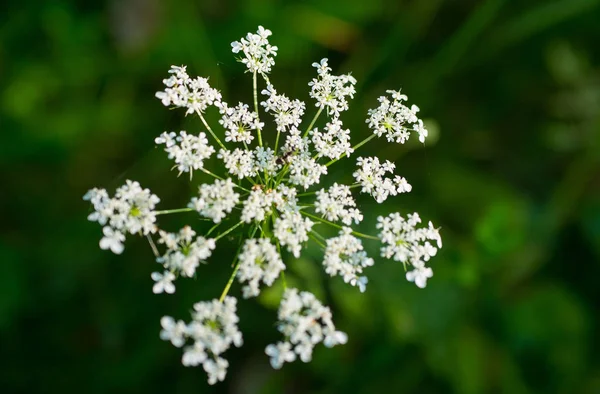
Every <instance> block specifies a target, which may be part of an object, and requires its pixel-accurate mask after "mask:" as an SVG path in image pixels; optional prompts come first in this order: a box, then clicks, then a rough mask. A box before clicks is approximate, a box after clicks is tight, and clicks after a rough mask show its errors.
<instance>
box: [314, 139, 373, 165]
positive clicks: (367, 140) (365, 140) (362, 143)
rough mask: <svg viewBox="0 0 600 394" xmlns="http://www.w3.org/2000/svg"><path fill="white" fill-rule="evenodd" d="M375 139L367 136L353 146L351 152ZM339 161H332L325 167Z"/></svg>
mask: <svg viewBox="0 0 600 394" xmlns="http://www.w3.org/2000/svg"><path fill="white" fill-rule="evenodd" d="M375 137H377V136H376V135H375V134H371V135H370V136H368V137H367V138H365V139H364V140H362V141H361V142H359V143H358V144H356V145H354V146H353V147H352V150H353V151H356V150H357V149H358V148H360V147H361V146H363V145H364V144H366V143H367V142H369V141H371V140H372V139H373V138H375ZM338 160H339V159H333V160H331V161H330V162H329V163H327V164H325V166H326V167H329V166H330V165H332V164H333V163H335V162H336V161H338Z"/></svg>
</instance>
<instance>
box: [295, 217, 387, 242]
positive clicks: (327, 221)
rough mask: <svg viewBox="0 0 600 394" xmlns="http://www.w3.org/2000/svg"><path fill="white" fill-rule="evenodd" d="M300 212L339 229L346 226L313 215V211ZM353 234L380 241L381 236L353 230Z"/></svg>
mask: <svg viewBox="0 0 600 394" xmlns="http://www.w3.org/2000/svg"><path fill="white" fill-rule="evenodd" d="M300 213H301V214H303V215H306V216H308V217H309V218H311V219H315V220H318V221H319V222H321V223H325V224H329V225H330V226H333V227H335V228H339V229H343V228H344V226H340V225H339V224H335V223H333V222H330V221H329V220H326V219H323V218H320V217H318V216H316V215H313V214H311V213H308V212H304V211H300ZM351 234H352V235H356V236H357V237H361V238H366V239H372V240H375V241H379V238H377V237H375V236H373V235H368V234H363V233H359V232H358V231H352V233H351Z"/></svg>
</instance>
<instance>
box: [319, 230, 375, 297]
mask: <svg viewBox="0 0 600 394" xmlns="http://www.w3.org/2000/svg"><path fill="white" fill-rule="evenodd" d="M374 263H375V262H374V261H373V259H372V258H370V257H367V252H365V251H364V250H363V246H362V242H361V241H360V239H358V238H356V237H355V236H353V235H352V229H351V228H349V227H344V228H343V229H342V230H341V231H340V235H339V236H338V237H334V238H329V239H328V240H327V247H326V248H325V258H324V259H323V265H324V266H325V272H326V273H328V274H329V275H330V276H335V275H341V276H342V278H343V279H344V282H346V283H350V284H351V285H352V286H358V288H359V289H360V291H361V293H362V292H364V291H365V290H366V286H367V283H368V282H369V280H368V278H367V277H366V276H358V275H359V274H362V272H363V268H366V267H370V266H372V265H373V264H374Z"/></svg>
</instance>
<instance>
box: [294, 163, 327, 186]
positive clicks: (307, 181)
mask: <svg viewBox="0 0 600 394" xmlns="http://www.w3.org/2000/svg"><path fill="white" fill-rule="evenodd" d="M324 174H327V167H326V166H324V165H322V164H319V163H317V161H316V160H315V159H313V158H311V157H308V156H305V155H296V156H293V157H292V158H291V162H290V182H291V183H293V184H294V185H299V186H302V187H303V188H304V189H308V187H309V186H310V185H314V184H315V183H319V180H320V179H321V175H324Z"/></svg>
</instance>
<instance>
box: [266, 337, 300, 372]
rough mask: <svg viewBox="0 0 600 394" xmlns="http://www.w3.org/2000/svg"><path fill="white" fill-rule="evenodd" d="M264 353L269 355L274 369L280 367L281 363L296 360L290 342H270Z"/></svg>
mask: <svg viewBox="0 0 600 394" xmlns="http://www.w3.org/2000/svg"><path fill="white" fill-rule="evenodd" d="M265 353H266V354H267V356H269V357H271V366H272V367H273V368H274V369H280V368H281V367H282V366H283V363H291V362H293V361H296V353H294V352H293V351H292V344H291V343H289V342H277V343H276V344H274V345H273V344H271V345H269V346H267V348H266V349H265Z"/></svg>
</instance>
